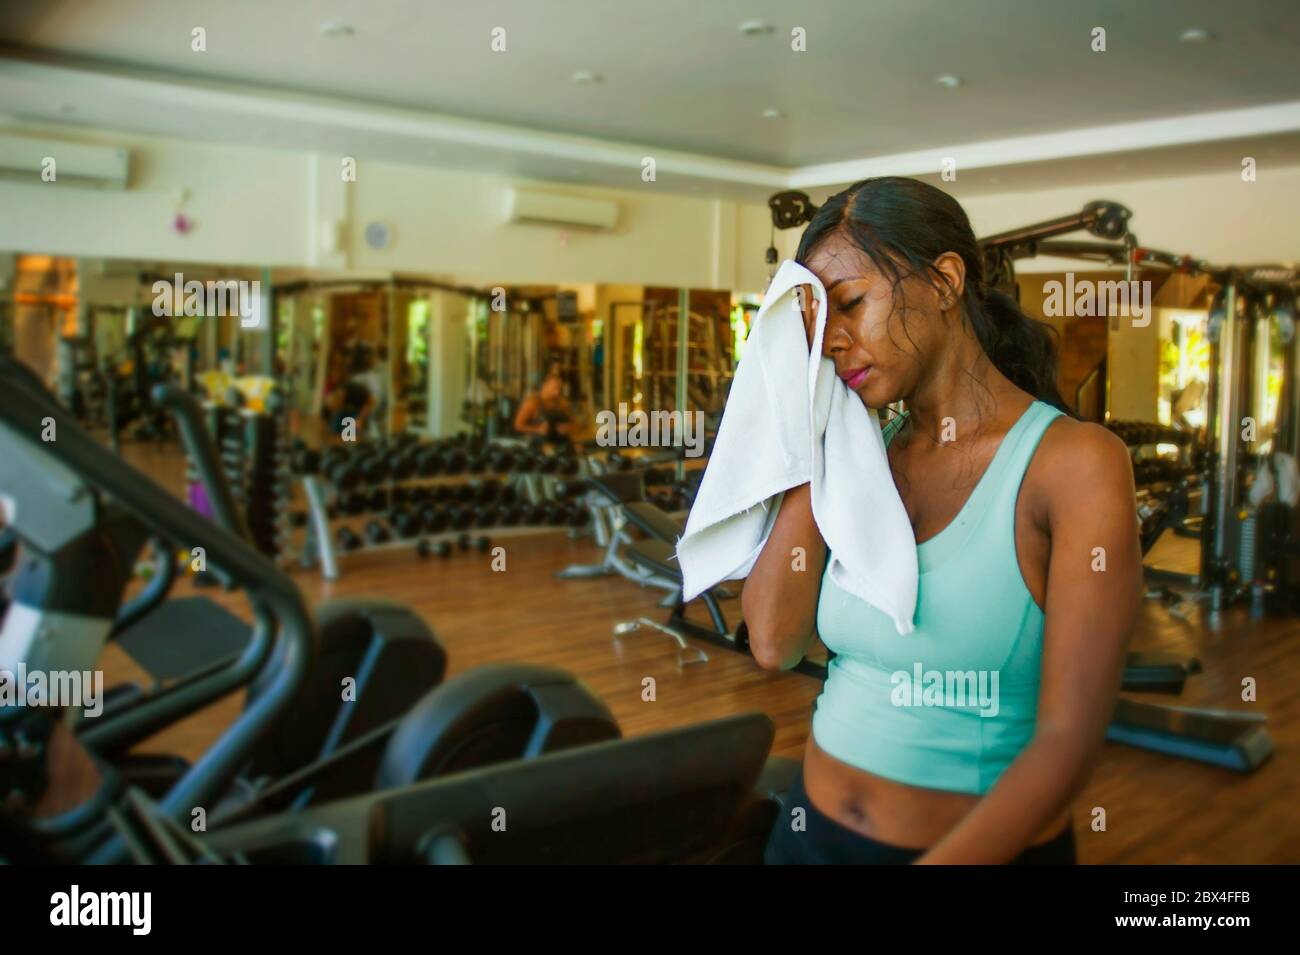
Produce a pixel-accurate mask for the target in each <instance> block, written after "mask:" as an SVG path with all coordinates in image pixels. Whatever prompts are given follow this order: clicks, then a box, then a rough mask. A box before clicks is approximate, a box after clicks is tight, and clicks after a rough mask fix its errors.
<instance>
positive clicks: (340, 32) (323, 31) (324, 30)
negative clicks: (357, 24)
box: [320, 23, 356, 38]
mask: <svg viewBox="0 0 1300 955" xmlns="http://www.w3.org/2000/svg"><path fill="white" fill-rule="evenodd" d="M355 32H356V31H355V30H353V29H352V28H351V27H350V26H348V25H347V24H346V23H322V24H321V25H320V35H321V36H327V37H331V38H337V37H345V36H352V34H353V33H355Z"/></svg>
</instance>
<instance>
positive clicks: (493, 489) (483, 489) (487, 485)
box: [474, 478, 501, 504]
mask: <svg viewBox="0 0 1300 955" xmlns="http://www.w3.org/2000/svg"><path fill="white" fill-rule="evenodd" d="M500 497H501V485H500V484H499V483H497V481H496V480H495V479H493V478H487V479H486V480H483V481H479V482H478V483H477V484H476V485H474V500H476V501H479V502H480V503H483V504H489V503H491V502H493V501H496V500H499V499H500Z"/></svg>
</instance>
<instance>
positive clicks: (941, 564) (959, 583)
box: [812, 401, 1061, 794]
mask: <svg viewBox="0 0 1300 955" xmlns="http://www.w3.org/2000/svg"><path fill="white" fill-rule="evenodd" d="M1060 413H1061V412H1060V411H1058V410H1057V409H1055V408H1053V407H1052V406H1051V405H1048V404H1045V403H1043V402H1041V401H1035V402H1034V403H1033V404H1031V405H1030V406H1029V407H1028V408H1027V409H1026V410H1025V412H1024V414H1023V415H1021V417H1020V420H1019V421H1017V422H1016V423H1015V425H1013V426H1012V428H1011V430H1010V431H1008V432H1007V434H1006V436H1005V437H1004V438H1003V440H1002V444H1001V445H1000V446H999V447H998V450H997V452H996V453H995V454H994V456H993V460H992V461H991V462H990V463H989V466H988V468H987V470H985V472H984V475H983V476H982V477H981V478H980V480H979V483H978V484H976V486H975V489H974V491H972V492H971V495H970V497H969V498H968V499H967V501H966V503H965V505H964V506H963V507H962V509H961V511H960V512H959V513H958V514H957V516H956V517H955V518H954V519H953V521H952V523H951V524H949V525H948V526H947V527H945V528H944V529H943V530H942V531H940V532H939V534H938V535H936V536H935V537H933V538H931V539H930V540H928V541H926V542H925V543H923V544H920V545H918V546H917V549H916V552H917V560H918V564H919V569H920V581H919V587H918V590H917V606H916V616H915V618H914V623H915V625H916V629H915V630H914V631H913V632H912V633H910V634H908V635H907V636H900V635H899V634H898V631H897V630H895V628H894V624H893V622H892V621H891V620H890V619H889V617H887V616H885V614H883V613H882V612H880V611H879V610H877V609H876V608H875V607H872V606H871V605H870V604H867V603H865V602H864V601H862V600H859V599H858V598H857V597H855V596H853V595H852V594H849V593H847V592H846V591H844V590H841V589H840V588H839V587H838V586H836V585H835V583H834V581H832V580H831V579H830V577H829V576H825V575H824V576H823V577H822V587H821V595H820V597H819V599H818V604H817V632H818V634H819V635H820V636H821V639H822V642H823V643H824V644H825V645H826V647H827V649H829V650H832V651H833V652H834V653H835V657H834V659H832V660H831V662H830V665H829V666H828V668H827V676H826V684H825V686H824V687H823V689H822V693H821V695H820V696H819V697H818V698H817V703H816V710H815V712H814V714H813V723H812V732H813V738H814V739H815V740H816V741H817V745H818V746H819V747H821V749H822V750H823V751H825V752H827V753H829V754H830V755H831V756H833V757H835V758H836V759H838V760H840V761H842V762H845V763H848V764H849V765H851V766H855V767H857V768H858V769H862V770H865V771H866V772H869V773H874V774H875V775H877V776H883V777H885V778H887V779H892V780H896V781H897V782H901V783H906V784H908V785H912V786H923V787H925V788H928V789H942V790H949V791H953V792H962V793H975V794H982V793H985V792H987V791H988V790H989V789H990V788H991V787H992V786H993V784H994V783H995V782H997V780H998V777H999V776H1001V775H1002V773H1003V771H1004V770H1005V769H1006V768H1007V767H1008V766H1009V765H1010V764H1011V762H1012V760H1014V759H1015V758H1016V756H1018V755H1019V753H1020V751H1021V750H1022V749H1024V747H1025V746H1026V745H1027V744H1028V743H1029V739H1030V737H1031V736H1033V733H1034V724H1035V722H1036V720H1037V710H1038V684H1039V678H1040V673H1039V669H1040V663H1041V659H1042V646H1043V612H1042V610H1040V609H1039V608H1038V605H1037V604H1035V603H1034V600H1033V597H1031V596H1030V594H1029V590H1028V588H1027V587H1026V586H1025V582H1024V579H1023V578H1022V577H1021V574H1020V565H1019V562H1018V560H1017V558H1016V538H1015V527H1016V499H1017V498H1018V497H1019V496H1020V484H1021V481H1022V480H1023V479H1024V476H1025V471H1026V469H1027V468H1028V467H1029V461H1030V459H1031V458H1032V457H1033V456H1034V451H1035V450H1036V449H1037V447H1038V442H1039V441H1040V440H1041V439H1042V436H1043V433H1044V432H1045V431H1046V430H1047V428H1048V426H1049V425H1050V424H1051V423H1052V421H1053V420H1055V418H1056V417H1057V416H1058V415H1060ZM901 423H902V418H901V417H900V418H895V419H894V420H893V421H891V422H890V423H889V424H888V425H886V427H885V433H884V437H885V443H886V444H888V443H889V441H890V440H891V439H892V438H893V436H894V434H895V433H897V430H898V427H899V426H900V425H901ZM827 566H828V567H829V561H828V562H827Z"/></svg>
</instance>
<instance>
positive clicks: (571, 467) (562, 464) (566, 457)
mask: <svg viewBox="0 0 1300 955" xmlns="http://www.w3.org/2000/svg"><path fill="white" fill-rule="evenodd" d="M555 473H556V474H563V475H564V476H565V477H571V476H572V475H574V474H577V473H578V459H577V458H575V457H574V456H573V454H572V453H567V454H561V455H560V456H559V457H558V458H556V465H555Z"/></svg>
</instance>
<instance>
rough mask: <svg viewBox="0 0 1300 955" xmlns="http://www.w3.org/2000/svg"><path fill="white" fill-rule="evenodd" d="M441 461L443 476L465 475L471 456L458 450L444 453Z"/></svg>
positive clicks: (453, 449)
mask: <svg viewBox="0 0 1300 955" xmlns="http://www.w3.org/2000/svg"><path fill="white" fill-rule="evenodd" d="M439 460H440V462H441V464H442V469H441V470H442V473H443V474H463V473H464V472H465V468H466V466H467V465H468V464H469V456H468V455H466V454H465V452H464V451H461V450H459V449H457V448H452V449H450V450H447V451H444V452H443V453H442V455H441V456H440V459H439Z"/></svg>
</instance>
